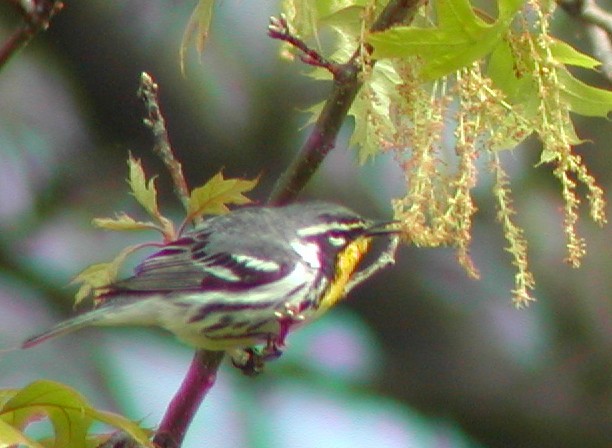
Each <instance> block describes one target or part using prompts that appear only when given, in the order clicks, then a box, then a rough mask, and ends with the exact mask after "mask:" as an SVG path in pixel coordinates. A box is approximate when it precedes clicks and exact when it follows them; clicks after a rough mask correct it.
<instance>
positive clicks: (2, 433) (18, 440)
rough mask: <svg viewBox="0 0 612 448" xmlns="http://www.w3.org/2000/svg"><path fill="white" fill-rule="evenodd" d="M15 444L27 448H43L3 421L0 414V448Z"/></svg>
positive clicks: (8, 447)
mask: <svg viewBox="0 0 612 448" xmlns="http://www.w3.org/2000/svg"><path fill="white" fill-rule="evenodd" d="M17 445H18V446H20V447H27V448H44V447H43V446H42V445H41V444H40V443H38V442H36V441H35V440H32V439H30V438H29V437H27V436H26V435H25V434H24V433H22V432H21V431H19V430H18V429H16V428H14V427H13V426H11V425H9V424H8V423H6V422H4V421H3V420H2V419H1V416H0V448H10V447H12V446H17Z"/></svg>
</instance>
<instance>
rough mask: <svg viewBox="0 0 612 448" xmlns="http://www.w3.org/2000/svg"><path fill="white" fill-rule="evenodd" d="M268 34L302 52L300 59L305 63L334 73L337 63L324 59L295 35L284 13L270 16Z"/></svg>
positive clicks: (337, 66)
mask: <svg viewBox="0 0 612 448" xmlns="http://www.w3.org/2000/svg"><path fill="white" fill-rule="evenodd" d="M268 36H270V37H271V38H272V39H279V40H282V41H284V42H287V43H288V44H290V45H291V46H293V47H295V48H297V49H298V50H300V51H301V52H302V55H301V56H300V59H301V61H302V62H304V63H305V64H308V65H312V66H314V67H322V68H325V69H327V70H328V71H329V72H330V73H331V74H332V75H334V76H335V75H336V72H337V70H338V69H339V65H338V64H335V63H333V62H330V61H328V60H327V59H325V58H324V57H323V56H322V55H321V54H320V53H319V52H318V51H316V50H313V49H312V48H310V47H309V46H308V45H307V44H306V42H304V41H303V40H302V39H300V38H299V37H298V36H296V35H295V33H294V32H293V31H292V30H291V29H290V27H289V23H288V22H287V19H286V18H285V16H284V15H282V14H281V16H280V17H270V25H268Z"/></svg>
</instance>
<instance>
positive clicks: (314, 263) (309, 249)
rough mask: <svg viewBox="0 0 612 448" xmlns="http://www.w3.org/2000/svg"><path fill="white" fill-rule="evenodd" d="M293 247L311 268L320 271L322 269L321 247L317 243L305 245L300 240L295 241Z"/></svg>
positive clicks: (292, 243)
mask: <svg viewBox="0 0 612 448" xmlns="http://www.w3.org/2000/svg"><path fill="white" fill-rule="evenodd" d="M291 247H292V248H293V250H294V251H295V252H296V253H297V254H298V255H299V256H300V257H301V258H302V260H304V262H305V263H306V264H308V265H309V266H310V267H311V268H313V269H319V268H320V267H321V259H320V258H319V246H317V245H316V244H315V243H303V242H301V241H300V240H293V241H292V242H291Z"/></svg>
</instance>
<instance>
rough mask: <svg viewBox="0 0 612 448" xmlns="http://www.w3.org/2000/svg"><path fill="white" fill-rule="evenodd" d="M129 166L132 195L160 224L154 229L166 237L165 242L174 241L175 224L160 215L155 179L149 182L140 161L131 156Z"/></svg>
mask: <svg viewBox="0 0 612 448" xmlns="http://www.w3.org/2000/svg"><path fill="white" fill-rule="evenodd" d="M128 166H129V171H130V174H129V179H128V183H129V184H130V188H131V189H132V194H133V195H134V197H135V198H136V200H137V201H138V203H139V204H140V205H142V206H143V207H144V209H145V210H146V211H147V213H148V214H149V215H150V216H152V217H153V218H155V219H156V220H157V221H158V222H159V226H154V228H157V229H158V230H159V231H160V232H161V233H162V234H163V235H164V240H165V241H172V240H174V239H175V238H176V233H175V229H174V224H173V223H172V221H170V220H169V219H168V218H166V217H165V216H163V215H162V214H161V213H160V211H159V208H158V206H157V190H156V188H155V177H152V178H151V179H149V180H148V181H147V179H146V175H145V172H144V170H143V168H142V164H141V163H140V160H138V159H135V158H133V157H132V155H131V154H130V158H129V159H128ZM147 228H149V227H147Z"/></svg>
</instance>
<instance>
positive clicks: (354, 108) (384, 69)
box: [349, 61, 402, 164]
mask: <svg viewBox="0 0 612 448" xmlns="http://www.w3.org/2000/svg"><path fill="white" fill-rule="evenodd" d="M401 83H402V79H401V77H400V76H399V75H398V73H397V72H396V70H395V67H394V66H393V64H392V63H391V61H379V62H378V64H376V66H375V67H374V70H373V72H372V75H371V77H370V78H369V79H367V81H366V83H365V84H364V86H363V87H362V90H361V92H360V94H359V95H358V96H357V98H355V101H354V102H353V104H352V105H351V108H350V110H349V115H352V116H353V117H354V118H355V130H354V131H353V134H352V135H351V140H350V145H351V146H352V145H355V146H356V147H358V148H359V163H361V164H364V163H366V162H367V161H368V159H370V157H373V156H375V155H376V154H378V153H379V151H380V146H381V141H382V140H385V139H386V138H387V136H391V135H393V133H394V132H395V125H394V124H393V121H392V120H391V119H390V118H389V110H391V104H392V102H393V101H395V98H396V97H397V86H398V85H400V84H401Z"/></svg>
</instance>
